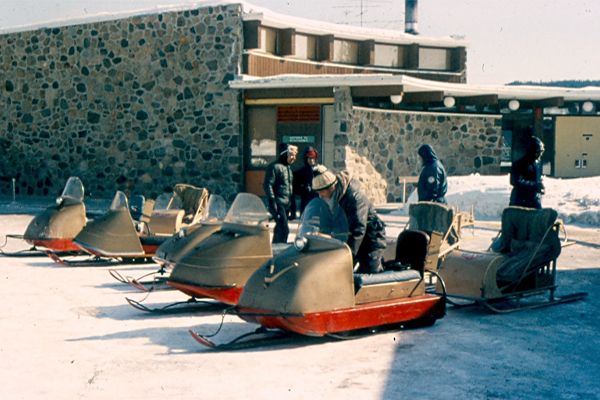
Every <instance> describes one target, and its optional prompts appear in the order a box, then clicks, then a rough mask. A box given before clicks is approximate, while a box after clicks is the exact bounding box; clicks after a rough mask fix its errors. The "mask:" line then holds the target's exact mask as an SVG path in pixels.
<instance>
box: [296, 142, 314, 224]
mask: <svg viewBox="0 0 600 400" xmlns="http://www.w3.org/2000/svg"><path fill="white" fill-rule="evenodd" d="M303 158H304V165H303V166H302V167H301V168H300V169H298V170H296V171H295V172H294V193H295V194H296V195H297V196H300V214H302V213H303V212H304V209H305V208H306V205H307V204H308V203H309V202H310V201H311V200H312V199H314V198H315V197H318V196H317V193H315V192H314V191H313V190H312V180H313V176H314V174H313V168H314V167H315V166H316V165H317V159H318V158H319V152H318V151H317V150H316V149H315V148H314V147H312V146H307V147H306V148H305V149H304V157H303Z"/></svg>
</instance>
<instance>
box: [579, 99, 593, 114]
mask: <svg viewBox="0 0 600 400" xmlns="http://www.w3.org/2000/svg"><path fill="white" fill-rule="evenodd" d="M581 109H582V110H583V112H586V113H589V112H592V111H594V103H592V102H591V101H589V100H588V101H584V102H583V104H582V105H581Z"/></svg>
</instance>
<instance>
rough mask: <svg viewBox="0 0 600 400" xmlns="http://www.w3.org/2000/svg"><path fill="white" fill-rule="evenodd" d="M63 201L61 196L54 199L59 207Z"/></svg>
mask: <svg viewBox="0 0 600 400" xmlns="http://www.w3.org/2000/svg"><path fill="white" fill-rule="evenodd" d="M63 201H64V199H63V198H62V196H59V197H57V198H56V205H57V206H60V205H61V204H62V203H63Z"/></svg>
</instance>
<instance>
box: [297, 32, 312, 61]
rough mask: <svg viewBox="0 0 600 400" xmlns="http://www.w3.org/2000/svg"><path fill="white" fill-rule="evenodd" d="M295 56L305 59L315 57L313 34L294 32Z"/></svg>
mask: <svg viewBox="0 0 600 400" xmlns="http://www.w3.org/2000/svg"><path fill="white" fill-rule="evenodd" d="M294 54H295V55H296V57H298V58H304V59H306V60H315V59H316V58H317V46H316V39H315V37H314V36H306V35H299V34H296V51H295V52H294Z"/></svg>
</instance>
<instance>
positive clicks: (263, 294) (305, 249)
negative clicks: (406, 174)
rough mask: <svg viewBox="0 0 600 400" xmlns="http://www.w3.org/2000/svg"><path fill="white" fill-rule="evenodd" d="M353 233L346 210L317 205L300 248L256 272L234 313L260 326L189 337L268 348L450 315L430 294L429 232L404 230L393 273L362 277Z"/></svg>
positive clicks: (390, 265)
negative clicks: (230, 334) (219, 337)
mask: <svg viewBox="0 0 600 400" xmlns="http://www.w3.org/2000/svg"><path fill="white" fill-rule="evenodd" d="M336 209H337V211H335V210H336ZM347 227H348V225H347V222H346V219H345V215H344V213H343V211H342V210H341V209H339V207H335V208H334V212H332V211H331V210H330V209H329V206H328V205H327V204H326V203H325V202H324V201H323V200H321V199H314V200H312V201H311V203H309V205H308V206H307V208H306V209H305V211H304V213H303V216H302V221H301V227H300V229H299V233H298V236H297V237H296V239H295V241H294V244H293V246H291V247H289V248H288V249H286V250H284V251H283V252H282V253H280V254H278V255H276V256H275V257H274V258H273V259H271V260H269V261H267V262H265V263H264V264H263V265H262V266H261V267H260V268H259V269H258V270H257V271H256V272H254V274H252V276H251V277H250V279H248V282H246V285H245V287H244V290H243V292H242V294H241V297H240V299H239V301H238V304H237V306H236V307H235V308H234V309H233V311H234V312H235V314H237V315H238V316H239V317H241V318H242V319H244V320H246V321H248V322H251V323H256V324H259V325H261V327H260V328H259V329H257V330H256V331H255V332H252V333H250V334H246V335H242V336H241V337H239V338H236V339H234V340H233V341H231V342H229V343H225V344H221V345H217V344H215V343H214V342H212V340H210V339H209V336H206V335H201V334H199V333H197V332H194V331H190V333H191V334H192V336H193V337H194V339H196V340H197V341H198V342H199V343H201V344H203V345H206V346H208V347H212V348H224V349H232V348H239V347H244V346H246V345H250V344H251V343H252V342H253V341H241V340H240V339H242V338H246V337H248V336H249V335H252V334H254V333H256V334H260V335H261V336H262V335H266V337H262V338H260V339H257V340H258V341H259V342H261V343H262V341H263V340H264V339H266V340H267V341H268V340H270V336H271V335H273V336H274V337H280V336H281V335H282V332H284V333H286V334H287V333H291V334H300V335H305V336H316V337H322V336H331V337H335V338H344V337H352V334H353V333H356V332H364V331H365V330H366V331H368V332H371V331H372V330H373V329H378V328H380V329H385V328H389V327H398V326H399V325H411V324H413V325H432V324H433V323H435V321H436V320H437V319H439V318H442V317H443V316H444V314H445V296H444V295H443V294H441V295H440V294H435V293H428V292H426V290H425V282H424V274H425V272H426V271H425V269H424V268H425V258H426V253H427V243H428V242H429V238H428V236H427V234H425V233H424V232H420V231H410V230H406V231H403V232H402V233H401V234H400V235H399V237H398V241H397V243H396V250H397V254H396V257H395V259H394V260H389V261H387V262H385V264H384V265H385V266H386V271H384V272H382V273H378V274H356V273H354V265H353V261H352V254H351V251H350V248H349V247H348V246H347V244H346V243H345V241H346V237H347V231H348V228H347ZM342 232H343V234H342ZM440 282H441V279H440Z"/></svg>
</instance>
